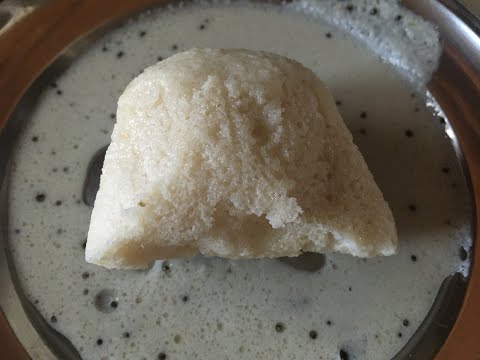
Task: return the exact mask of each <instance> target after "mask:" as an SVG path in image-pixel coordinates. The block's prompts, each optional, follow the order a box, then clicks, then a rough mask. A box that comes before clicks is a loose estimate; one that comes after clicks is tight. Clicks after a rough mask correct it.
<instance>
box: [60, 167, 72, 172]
mask: <svg viewBox="0 0 480 360" xmlns="http://www.w3.org/2000/svg"><path fill="white" fill-rule="evenodd" d="M62 170H63V172H64V173H68V170H70V168H69V167H68V166H64V167H63V169H62Z"/></svg>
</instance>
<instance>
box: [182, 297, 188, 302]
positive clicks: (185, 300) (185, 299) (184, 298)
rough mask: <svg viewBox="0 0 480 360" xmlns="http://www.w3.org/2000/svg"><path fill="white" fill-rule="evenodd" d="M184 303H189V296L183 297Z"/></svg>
mask: <svg viewBox="0 0 480 360" xmlns="http://www.w3.org/2000/svg"><path fill="white" fill-rule="evenodd" d="M182 301H183V302H184V303H186V302H187V301H188V296H187V295H183V296H182Z"/></svg>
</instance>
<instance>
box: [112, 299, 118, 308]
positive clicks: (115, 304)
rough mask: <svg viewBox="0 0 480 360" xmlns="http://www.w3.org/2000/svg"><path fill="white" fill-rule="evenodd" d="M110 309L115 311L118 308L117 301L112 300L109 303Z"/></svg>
mask: <svg viewBox="0 0 480 360" xmlns="http://www.w3.org/2000/svg"><path fill="white" fill-rule="evenodd" d="M110 307H111V308H112V309H116V308H117V307H118V301H115V300H113V301H112V302H111V303H110Z"/></svg>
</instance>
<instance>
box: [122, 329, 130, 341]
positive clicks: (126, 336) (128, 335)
mask: <svg viewBox="0 0 480 360" xmlns="http://www.w3.org/2000/svg"><path fill="white" fill-rule="evenodd" d="M122 336H123V337H124V338H125V339H128V338H129V337H130V333H129V332H128V331H125V332H124V333H123V334H122Z"/></svg>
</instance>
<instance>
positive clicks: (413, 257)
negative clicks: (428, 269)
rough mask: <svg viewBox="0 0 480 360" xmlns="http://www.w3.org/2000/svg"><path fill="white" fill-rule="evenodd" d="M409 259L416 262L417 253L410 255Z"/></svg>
mask: <svg viewBox="0 0 480 360" xmlns="http://www.w3.org/2000/svg"><path fill="white" fill-rule="evenodd" d="M410 260H412V262H417V255H413V254H412V255H411V256H410Z"/></svg>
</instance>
